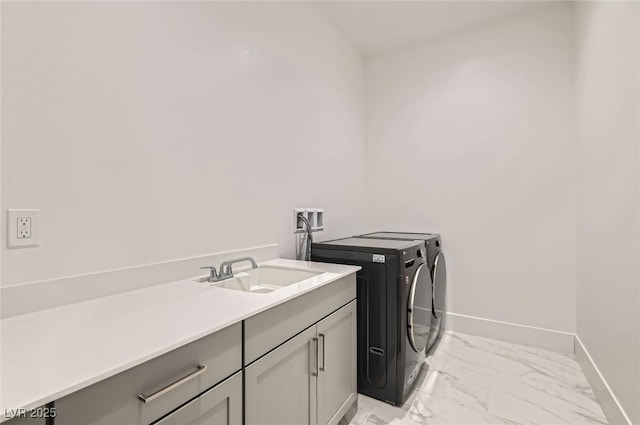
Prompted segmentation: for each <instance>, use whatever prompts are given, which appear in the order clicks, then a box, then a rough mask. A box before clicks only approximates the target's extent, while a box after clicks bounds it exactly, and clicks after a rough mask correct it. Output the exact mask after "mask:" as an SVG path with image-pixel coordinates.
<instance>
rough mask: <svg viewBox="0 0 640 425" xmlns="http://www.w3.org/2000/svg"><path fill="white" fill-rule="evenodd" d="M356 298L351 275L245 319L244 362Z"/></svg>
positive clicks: (264, 352) (269, 349)
mask: <svg viewBox="0 0 640 425" xmlns="http://www.w3.org/2000/svg"><path fill="white" fill-rule="evenodd" d="M355 298H356V275H355V273H354V274H351V275H349V276H345V277H343V278H342V279H339V280H337V281H335V282H332V283H329V284H327V285H325V286H323V287H321V288H318V289H316V290H314V291H311V292H309V293H307V294H304V295H301V296H299V297H297V298H294V299H292V300H290V301H287V302H286V303H284V304H280V305H279V306H277V307H273V308H271V309H269V310H266V311H263V312H262V313H260V314H257V315H255V316H253V317H250V318H248V319H247V320H245V323H244V335H245V340H244V341H245V365H248V364H249V363H251V362H253V361H254V360H256V359H258V358H259V357H260V356H262V355H264V354H266V353H268V352H269V351H271V350H272V349H273V348H275V347H277V346H278V345H280V344H282V343H283V342H285V341H286V340H288V339H289V338H291V337H292V336H293V335H296V334H297V333H299V332H301V331H302V330H304V329H306V328H308V327H309V326H311V325H313V324H314V323H316V322H317V321H319V320H321V319H322V318H323V317H325V316H327V315H328V314H330V313H331V312H333V311H335V310H337V309H339V308H340V307H342V306H343V305H345V304H347V303H348V302H349V301H351V300H353V299H355Z"/></svg>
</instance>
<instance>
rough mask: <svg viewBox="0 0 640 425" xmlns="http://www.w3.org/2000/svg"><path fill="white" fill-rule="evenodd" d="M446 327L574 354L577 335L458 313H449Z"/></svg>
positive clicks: (461, 331) (454, 330)
mask: <svg viewBox="0 0 640 425" xmlns="http://www.w3.org/2000/svg"><path fill="white" fill-rule="evenodd" d="M445 327H446V329H447V330H450V331H453V332H460V333H466V334H470V335H476V336H482V337H485V338H493V339H499V340H502V341H507V342H513V343H516V344H523V345H529V346H532V347H538V348H544V349H547V350H553V351H559V352H562V353H569V354H573V353H574V343H575V334H573V333H569V332H562V331H555V330H552V329H544V328H536V327H533V326H526V325H520V324H517V323H509V322H501V321H498V320H491V319H484V318H481V317H474V316H466V315H464V314H456V313H447V317H446V321H445Z"/></svg>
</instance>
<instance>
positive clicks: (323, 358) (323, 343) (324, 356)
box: [318, 334, 327, 372]
mask: <svg viewBox="0 0 640 425" xmlns="http://www.w3.org/2000/svg"><path fill="white" fill-rule="evenodd" d="M318 336H319V337H320V338H322V366H321V367H320V368H319V370H321V371H323V372H324V367H325V364H324V362H325V359H326V358H327V356H326V355H325V354H324V345H325V339H324V334H318Z"/></svg>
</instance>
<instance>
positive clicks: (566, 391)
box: [350, 333, 608, 425]
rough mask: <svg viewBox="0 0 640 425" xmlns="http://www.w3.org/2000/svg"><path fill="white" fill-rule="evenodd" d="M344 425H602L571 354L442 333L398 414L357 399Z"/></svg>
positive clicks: (603, 420) (395, 409)
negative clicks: (350, 418) (355, 411)
mask: <svg viewBox="0 0 640 425" xmlns="http://www.w3.org/2000/svg"><path fill="white" fill-rule="evenodd" d="M358 397H359V398H358V412H357V413H356V415H355V417H354V418H353V419H352V421H351V422H350V425H387V424H389V425H413V424H426V425H484V424H492V425H493V424H507V425H557V424H558V425H559V424H571V425H583V424H584V425H587V424H588V425H591V424H604V425H608V422H607V420H606V418H605V416H604V413H603V412H602V409H601V408H600V405H599V404H598V402H597V400H596V398H595V396H594V394H593V391H592V390H591V387H590V386H589V383H588V382H587V380H586V378H585V376H584V374H583V372H582V369H581V368H580V365H579V364H578V363H577V362H576V360H575V358H574V356H573V355H571V354H563V353H557V352H553V351H548V350H543V349H539V348H533V347H527V346H524V345H518V344H512V343H508V342H502V341H497V340H493V339H488V338H480V337H476V336H471V335H465V334H459V333H447V334H445V335H444V336H443V337H442V340H441V341H440V344H439V345H438V347H437V348H436V349H435V351H434V354H433V355H432V356H430V357H429V358H428V359H427V361H426V364H425V367H424V368H423V371H422V373H421V375H420V376H419V378H418V382H417V384H416V387H415V388H414V390H413V391H412V393H411V394H410V395H409V398H408V399H407V401H406V402H405V403H404V405H403V406H401V407H394V406H391V405H389V404H387V403H384V402H380V401H378V400H374V399H372V398H369V397H366V396H364V395H362V394H360V395H359V396H358Z"/></svg>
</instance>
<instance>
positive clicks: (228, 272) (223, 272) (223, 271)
mask: <svg viewBox="0 0 640 425" xmlns="http://www.w3.org/2000/svg"><path fill="white" fill-rule="evenodd" d="M241 261H249V262H250V263H251V268H252V269H257V268H258V264H256V260H254V259H253V258H252V257H242V258H238V259H235V260H229V261H225V262H224V263H222V264H220V274H219V275H218V280H223V279H231V278H232V277H233V269H232V268H231V266H232V265H234V264H235V263H239V262H241ZM216 282H217V281H216Z"/></svg>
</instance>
